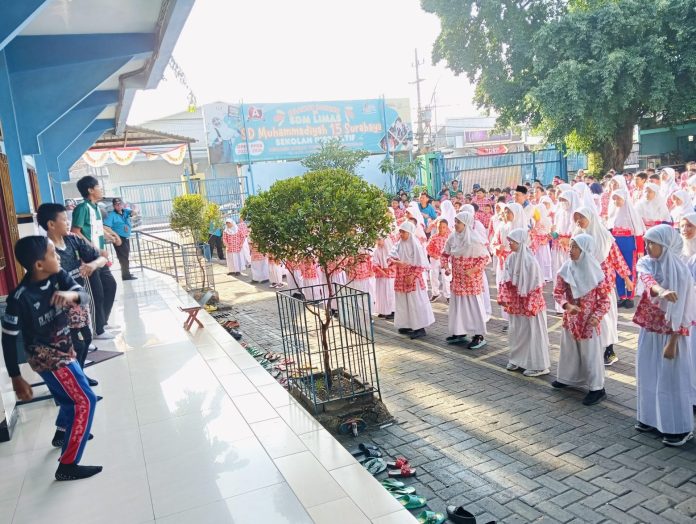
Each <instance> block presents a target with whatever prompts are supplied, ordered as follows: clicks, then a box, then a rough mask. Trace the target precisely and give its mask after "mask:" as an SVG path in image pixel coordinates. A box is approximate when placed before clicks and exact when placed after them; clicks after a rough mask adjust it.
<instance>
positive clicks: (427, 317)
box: [389, 222, 435, 339]
mask: <svg viewBox="0 0 696 524" xmlns="http://www.w3.org/2000/svg"><path fill="white" fill-rule="evenodd" d="M399 230H400V236H401V239H400V240H399V243H398V244H397V245H396V247H395V248H394V249H393V250H392V252H391V254H390V257H389V258H390V262H391V264H392V265H393V266H394V267H395V268H396V276H395V280H394V294H395V313H394V325H395V326H396V328H397V329H398V330H399V333H401V334H402V335H404V334H408V335H410V337H411V339H416V338H420V337H424V336H425V334H426V333H425V328H426V327H428V326H430V325H431V324H433V323H434V322H435V316H434V315H433V309H432V307H431V305H430V300H428V292H427V291H426V288H425V281H424V279H423V272H424V271H426V270H427V269H428V266H429V264H428V256H427V255H426V254H425V248H424V247H423V245H422V244H421V243H420V242H419V241H418V240H417V239H416V236H415V233H416V226H414V225H413V224H412V223H411V222H404V223H403V224H401V226H400V227H399Z"/></svg>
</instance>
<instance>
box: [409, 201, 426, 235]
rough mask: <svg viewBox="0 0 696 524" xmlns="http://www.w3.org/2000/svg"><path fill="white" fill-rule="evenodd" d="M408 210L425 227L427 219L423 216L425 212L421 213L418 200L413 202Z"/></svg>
mask: <svg viewBox="0 0 696 524" xmlns="http://www.w3.org/2000/svg"><path fill="white" fill-rule="evenodd" d="M406 212H407V213H408V214H409V215H410V216H412V217H413V218H415V219H416V221H417V222H418V225H419V226H420V227H422V228H424V229H425V219H424V218H423V213H421V210H420V208H419V207H418V202H411V203H410V204H409V205H408V207H407V208H406Z"/></svg>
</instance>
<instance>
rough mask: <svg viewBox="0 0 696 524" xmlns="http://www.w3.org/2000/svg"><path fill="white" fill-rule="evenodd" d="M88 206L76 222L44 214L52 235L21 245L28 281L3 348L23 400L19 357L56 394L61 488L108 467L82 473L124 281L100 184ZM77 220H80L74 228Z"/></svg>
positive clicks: (12, 299) (41, 219) (82, 187)
mask: <svg viewBox="0 0 696 524" xmlns="http://www.w3.org/2000/svg"><path fill="white" fill-rule="evenodd" d="M77 186H78V189H79V191H80V193H81V194H82V196H83V197H84V202H83V203H81V204H80V205H79V206H77V207H76V208H75V209H74V210H73V213H72V217H68V213H67V210H66V208H65V207H64V206H63V205H61V204H55V203H46V204H42V205H40V206H39V208H38V209H37V222H38V224H39V226H41V228H42V229H43V230H44V232H45V235H33V236H27V237H24V238H21V239H19V240H18V241H17V243H16V245H15V248H14V252H15V257H16V259H17V261H18V262H19V263H20V264H21V265H22V267H23V268H24V269H25V271H26V274H25V275H24V277H23V278H22V281H21V282H20V283H19V285H18V287H17V288H16V289H14V290H13V291H12V292H11V293H10V294H9V295H8V297H7V304H6V309H5V314H4V315H3V317H2V348H3V357H4V361H5V366H6V369H7V372H8V374H9V376H10V378H11V380H12V385H13V388H14V390H15V392H16V394H17V397H18V398H19V399H20V400H23V401H28V400H31V398H32V397H33V392H32V387H31V385H30V384H29V383H28V382H27V381H26V380H25V379H24V378H22V375H21V373H20V368H19V363H18V362H19V358H18V357H19V351H23V352H24V353H25V355H26V358H27V363H28V364H29V366H30V367H31V369H32V370H33V371H34V372H35V373H37V374H38V375H39V376H40V377H41V379H42V380H43V381H44V383H45V385H46V386H47V387H48V389H49V391H50V393H51V394H52V396H53V398H54V400H55V401H56V403H57V404H58V406H59V410H58V416H57V418H56V431H55V434H54V437H53V440H52V445H53V446H54V447H56V448H61V454H60V458H59V460H58V462H59V464H58V468H57V470H56V473H55V478H56V480H77V479H82V478H87V477H91V476H93V475H95V474H97V473H99V472H100V471H102V467H101V466H83V465H80V464H79V462H80V459H81V457H82V454H83V452H84V449H85V446H86V444H87V441H88V440H91V439H92V435H91V433H90V428H91V425H92V420H93V418H94V412H95V407H96V403H97V402H98V401H99V400H100V399H101V397H99V396H97V395H96V394H95V393H94V391H93V390H92V387H93V386H97V385H98V382H97V381H96V380H94V379H92V378H90V377H87V376H86V375H85V373H84V371H83V368H84V366H85V362H86V358H87V354H88V351H89V350H90V348H91V349H96V348H95V347H94V346H93V345H92V340H93V339H97V340H102V339H111V338H114V334H113V333H111V332H110V331H109V330H108V329H109V328H111V329H116V328H117V327H118V326H115V325H113V324H112V325H109V316H110V314H111V308H112V305H113V302H114V297H115V294H116V281H115V280H114V278H113V276H112V274H111V272H110V270H109V269H108V267H107V262H108V260H107V257H106V252H105V251H104V248H105V242H104V227H103V224H102V216H101V212H100V210H99V208H98V206H97V203H98V202H99V201H100V200H101V198H102V190H101V187H100V186H99V182H98V181H97V180H96V179H95V178H93V177H83V178H82V179H80V180H79V181H78V183H77ZM70 218H71V219H72V220H70Z"/></svg>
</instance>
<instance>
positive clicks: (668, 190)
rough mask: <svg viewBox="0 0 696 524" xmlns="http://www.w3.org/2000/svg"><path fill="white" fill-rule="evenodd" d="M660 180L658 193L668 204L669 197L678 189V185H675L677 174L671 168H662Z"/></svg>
mask: <svg viewBox="0 0 696 524" xmlns="http://www.w3.org/2000/svg"><path fill="white" fill-rule="evenodd" d="M660 179H661V182H660V193H661V194H662V197H663V198H664V199H665V200H666V201H667V202H669V197H670V196H672V193H674V192H675V191H677V190H678V189H679V184H677V173H676V171H675V170H674V169H672V168H671V167H665V168H662V171H661V172H660Z"/></svg>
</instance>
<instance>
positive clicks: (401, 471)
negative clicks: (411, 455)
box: [387, 457, 416, 478]
mask: <svg viewBox="0 0 696 524" xmlns="http://www.w3.org/2000/svg"><path fill="white" fill-rule="evenodd" d="M387 467H388V468H389V473H388V474H389V476H390V477H392V478H409V477H415V476H416V468H412V467H411V465H410V464H409V463H408V459H406V458H404V457H397V458H396V460H395V461H394V462H387Z"/></svg>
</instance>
